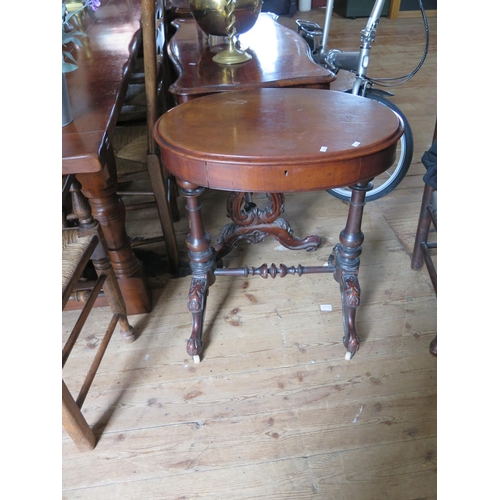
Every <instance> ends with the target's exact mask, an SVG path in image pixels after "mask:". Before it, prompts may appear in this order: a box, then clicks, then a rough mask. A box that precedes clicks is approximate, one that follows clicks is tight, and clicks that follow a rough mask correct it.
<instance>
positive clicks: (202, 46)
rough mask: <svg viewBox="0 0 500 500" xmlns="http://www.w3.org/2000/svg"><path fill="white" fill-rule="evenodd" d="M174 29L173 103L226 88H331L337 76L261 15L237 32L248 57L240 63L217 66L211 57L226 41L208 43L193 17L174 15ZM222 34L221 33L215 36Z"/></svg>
mask: <svg viewBox="0 0 500 500" xmlns="http://www.w3.org/2000/svg"><path fill="white" fill-rule="evenodd" d="M172 24H173V25H174V26H175V27H177V32H176V33H175V34H174V36H173V37H172V38H171V39H170V42H169V44H168V54H169V57H170V59H171V61H172V62H173V64H174V67H175V71H176V72H177V74H178V78H177V80H176V81H175V82H174V83H173V84H172V85H171V86H170V88H169V90H170V92H171V93H172V94H173V95H174V99H175V101H176V102H177V103H181V102H185V101H188V100H190V99H193V98H195V97H201V96H203V95H206V94H211V93H214V92H223V91H226V90H245V89H250V88H263V87H266V88H269V87H308V88H322V89H329V88H330V83H331V82H332V81H334V80H335V75H334V74H333V73H331V72H330V71H328V70H327V69H325V68H323V67H321V66H319V65H317V64H315V63H314V62H313V60H312V59H311V57H310V53H309V48H308V46H307V43H306V42H305V41H304V39H303V38H302V37H301V36H300V35H299V34H298V33H295V32H294V31H292V30H290V29H288V28H286V27H284V26H282V25H281V24H278V23H277V22H276V21H275V20H274V16H273V15H272V14H268V13H261V14H260V15H259V18H258V20H257V22H256V24H255V26H254V27H253V28H252V29H251V30H250V31H248V32H247V33H243V34H242V35H240V36H239V39H240V42H241V48H242V49H247V52H248V53H249V54H251V55H252V59H251V60H250V61H248V62H245V63H243V64H235V65H220V64H218V63H216V62H214V61H213V60H212V58H213V56H214V55H215V54H217V53H218V52H220V51H221V50H223V49H224V48H226V46H227V45H226V44H223V43H220V44H217V45H209V44H208V41H207V38H208V37H207V35H206V34H205V33H203V31H202V30H201V29H200V28H199V27H198V25H197V24H196V22H195V21H194V19H187V18H182V19H176V20H175V21H173V23H172ZM219 38H221V37H219Z"/></svg>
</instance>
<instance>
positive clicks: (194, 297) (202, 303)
mask: <svg viewBox="0 0 500 500" xmlns="http://www.w3.org/2000/svg"><path fill="white" fill-rule="evenodd" d="M208 287H209V285H208V280H207V279H203V278H193V280H192V281H191V288H190V289H189V298H188V309H189V311H190V312H191V314H192V315H193V329H192V331H191V337H190V339H189V340H188V343H187V349H186V350H187V353H188V355H189V356H192V358H193V360H195V361H196V362H199V360H200V355H201V351H202V348H203V341H202V336H203V320H204V319H205V310H206V305H207V296H208Z"/></svg>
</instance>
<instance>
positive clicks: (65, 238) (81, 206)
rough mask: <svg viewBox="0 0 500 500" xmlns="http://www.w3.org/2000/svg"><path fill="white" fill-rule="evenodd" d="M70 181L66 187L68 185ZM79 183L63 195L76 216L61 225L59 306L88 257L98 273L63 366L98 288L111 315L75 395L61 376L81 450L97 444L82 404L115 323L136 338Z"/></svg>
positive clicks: (66, 419) (67, 424) (67, 416)
mask: <svg viewBox="0 0 500 500" xmlns="http://www.w3.org/2000/svg"><path fill="white" fill-rule="evenodd" d="M68 185H69V187H68ZM80 188H81V186H80V184H79V183H78V181H76V180H75V179H74V178H70V179H69V180H67V182H66V184H65V187H63V195H65V194H67V193H70V194H71V198H72V202H73V213H74V214H75V216H76V217H77V218H78V223H79V225H78V227H63V228H62V308H63V310H64V307H65V305H66V304H67V302H68V300H69V298H70V296H71V294H72V292H73V290H74V289H75V287H76V285H77V283H78V280H79V279H80V277H81V275H82V274H83V272H84V270H85V268H86V266H87V265H88V263H89V262H90V261H91V262H92V263H93V265H94V268H95V270H96V273H97V276H98V278H97V281H96V283H95V286H94V287H93V289H92V291H91V292H90V295H89V297H88V299H87V301H86V303H85V305H84V306H83V309H82V310H81V312H80V314H79V317H78V320H77V322H76V324H75V326H74V327H73V330H72V331H71V333H70V335H69V337H68V338H67V340H66V342H65V344H64V346H63V349H62V367H63V369H64V366H65V364H66V362H67V361H68V359H69V357H70V354H71V352H72V350H73V348H74V347H75V345H76V342H77V340H78V337H79V335H80V333H81V332H82V329H83V327H84V326H85V324H86V321H87V319H88V317H89V314H90V312H91V310H92V307H93V305H94V303H95V301H96V299H97V296H98V294H99V292H100V291H101V290H102V289H103V290H104V294H105V297H106V300H107V302H108V305H109V307H110V309H111V313H112V317H111V321H110V322H109V326H108V327H107V330H106V332H105V333H104V336H103V338H102V340H101V343H100V346H99V348H98V349H97V352H96V354H95V356H94V359H93V361H92V364H91V366H90V369H89V370H88V372H87V374H86V377H85V380H84V382H83V384H82V385H81V388H80V390H79V394H78V396H77V397H76V398H74V397H73V396H72V394H71V392H70V390H69V389H68V387H67V385H66V383H65V382H64V378H63V380H62V423H63V427H64V428H65V429H66V431H67V433H68V435H69V436H70V437H71V439H72V440H73V441H74V443H75V444H76V446H77V447H78V448H79V449H80V450H81V451H85V450H92V449H93V448H94V447H95V445H96V436H95V434H94V433H93V431H92V429H91V428H90V426H89V424H88V423H87V421H86V419H85V417H84V416H83V414H82V411H81V409H82V406H83V403H84V402H85V398H86V397H87V394H88V392H89V389H90V387H91V385H92V382H93V380H94V378H95V375H96V373H97V370H98V368H99V365H100V364H101V361H102V359H103V356H104V354H105V352H106V349H107V347H108V344H109V341H110V339H111V336H112V335H113V332H114V331H115V329H116V326H117V325H118V324H119V325H120V329H121V335H122V339H123V341H125V342H133V341H134V340H135V338H136V336H135V333H134V329H133V327H132V326H131V325H130V324H129V322H128V319H127V315H126V310H125V304H124V302H123V297H122V295H121V292H120V288H119V286H118V282H117V280H116V276H115V274H114V271H113V268H112V267H111V263H110V260H109V257H108V254H107V249H106V246H105V243H104V239H103V238H102V234H101V231H100V226H99V223H98V222H97V221H96V220H94V219H93V217H92V215H91V210H90V206H89V204H88V201H87V200H86V199H85V197H84V196H83V195H82V193H81V191H80Z"/></svg>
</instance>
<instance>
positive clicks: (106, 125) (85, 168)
mask: <svg viewBox="0 0 500 500" xmlns="http://www.w3.org/2000/svg"><path fill="white" fill-rule="evenodd" d="M140 16H141V0H107V1H106V0H104V1H102V5H101V7H100V8H99V9H98V10H97V11H95V12H93V11H91V10H90V9H85V10H84V11H83V12H82V13H81V14H78V15H77V16H75V18H77V20H78V21H79V23H80V24H78V25H77V26H76V27H75V30H78V31H83V32H85V33H86V34H87V35H88V36H87V37H80V39H81V42H82V44H83V46H82V47H75V48H74V49H73V50H72V52H71V53H72V55H73V56H74V57H75V59H76V61H77V64H78V69H77V70H75V71H73V72H71V73H66V79H67V83H68V91H69V97H70V101H71V110H72V114H73V122H72V123H70V124H69V125H67V126H65V127H63V129H62V171H63V174H72V173H87V172H97V171H99V170H101V168H102V162H101V159H100V151H101V149H102V147H103V144H104V142H105V139H106V137H107V136H109V135H110V133H111V131H112V129H113V127H114V126H115V124H116V120H117V117H118V113H119V111H120V106H121V104H122V102H123V99H124V97H125V91H126V83H127V80H128V77H129V76H130V73H131V69H132V63H133V57H134V54H135V52H136V51H137V48H138V43H139V41H140V36H141V32H140ZM75 18H74V19H75Z"/></svg>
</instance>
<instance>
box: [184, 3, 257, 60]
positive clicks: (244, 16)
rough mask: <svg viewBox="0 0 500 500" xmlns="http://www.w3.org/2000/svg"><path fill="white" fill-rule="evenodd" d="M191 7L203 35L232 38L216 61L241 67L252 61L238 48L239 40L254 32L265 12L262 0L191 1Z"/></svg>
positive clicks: (248, 55) (217, 55) (215, 58)
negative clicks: (240, 36)
mask: <svg viewBox="0 0 500 500" xmlns="http://www.w3.org/2000/svg"><path fill="white" fill-rule="evenodd" d="M189 7H190V9H191V12H192V13H193V17H194V18H195V20H196V22H197V23H198V26H199V27H200V28H201V30H202V31H203V32H205V33H206V34H207V35H215V36H227V37H228V48H227V49H225V50H223V51H221V52H219V53H218V54H216V55H215V56H214V58H213V59H214V61H216V62H218V63H220V64H238V63H242V62H245V61H248V60H250V59H251V58H252V56H251V55H250V54H248V53H247V52H244V51H241V50H239V49H238V48H237V47H236V45H235V37H236V35H237V34H241V33H245V32H247V31H248V30H250V29H252V28H253V26H254V24H255V23H256V22H257V18H258V17H259V14H260V11H261V9H262V0H189Z"/></svg>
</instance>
